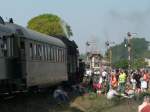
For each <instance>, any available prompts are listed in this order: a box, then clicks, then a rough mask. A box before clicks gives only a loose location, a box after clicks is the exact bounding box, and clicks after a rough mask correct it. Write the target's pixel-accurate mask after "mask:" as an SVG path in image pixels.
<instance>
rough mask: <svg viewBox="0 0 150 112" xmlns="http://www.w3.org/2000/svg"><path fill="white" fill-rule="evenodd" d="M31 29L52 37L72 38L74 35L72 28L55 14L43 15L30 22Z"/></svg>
mask: <svg viewBox="0 0 150 112" xmlns="http://www.w3.org/2000/svg"><path fill="white" fill-rule="evenodd" d="M27 27H28V28H29V29H32V30H35V31H38V32H41V33H44V34H47V35H50V36H64V37H68V38H69V37H70V36H72V35H73V33H72V30H71V27H70V26H69V25H68V24H67V23H65V22H64V21H62V20H61V18H60V17H58V16H57V15H53V14H42V15H39V16H36V17H33V18H32V19H30V20H29V22H28V25H27Z"/></svg>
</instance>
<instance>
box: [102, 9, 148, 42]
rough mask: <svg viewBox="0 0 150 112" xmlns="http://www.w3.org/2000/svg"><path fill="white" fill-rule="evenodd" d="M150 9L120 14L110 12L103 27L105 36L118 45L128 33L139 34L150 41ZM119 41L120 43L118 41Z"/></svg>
mask: <svg viewBox="0 0 150 112" xmlns="http://www.w3.org/2000/svg"><path fill="white" fill-rule="evenodd" d="M149 20H150V8H148V9H147V10H144V11H133V12H119V11H116V10H111V11H109V13H108V15H107V19H106V21H105V24H104V27H103V29H104V30H103V35H104V36H105V37H106V38H108V39H109V40H115V41H116V43H118V42H120V41H122V40H123V39H124V37H125V36H126V33H127V32H129V31H130V32H134V33H137V37H145V38H146V39H147V40H148V41H150V37H149V36H150V31H149V29H150V22H149ZM118 40H119V41H118Z"/></svg>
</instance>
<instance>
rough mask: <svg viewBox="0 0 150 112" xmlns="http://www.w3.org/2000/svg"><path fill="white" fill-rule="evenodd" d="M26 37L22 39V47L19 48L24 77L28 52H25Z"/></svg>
mask: <svg viewBox="0 0 150 112" xmlns="http://www.w3.org/2000/svg"><path fill="white" fill-rule="evenodd" d="M25 51H26V50H25V39H24V38H21V39H20V48H19V61H20V73H21V76H22V77H25V75H26V53H25Z"/></svg>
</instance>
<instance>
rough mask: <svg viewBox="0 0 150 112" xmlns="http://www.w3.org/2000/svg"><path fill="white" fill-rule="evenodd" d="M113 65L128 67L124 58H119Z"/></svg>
mask: <svg viewBox="0 0 150 112" xmlns="http://www.w3.org/2000/svg"><path fill="white" fill-rule="evenodd" d="M114 67H115V68H123V69H127V68H128V60H126V59H122V60H119V61H118V62H116V63H115V64H114Z"/></svg>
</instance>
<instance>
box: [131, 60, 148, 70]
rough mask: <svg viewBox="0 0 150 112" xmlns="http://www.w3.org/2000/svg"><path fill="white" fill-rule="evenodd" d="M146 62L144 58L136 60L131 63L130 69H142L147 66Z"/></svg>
mask: <svg viewBox="0 0 150 112" xmlns="http://www.w3.org/2000/svg"><path fill="white" fill-rule="evenodd" d="M147 64H148V63H147V62H145V60H144V58H138V59H134V60H133V62H132V63H131V67H132V68H133V69H139V68H144V67H146V66H147Z"/></svg>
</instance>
